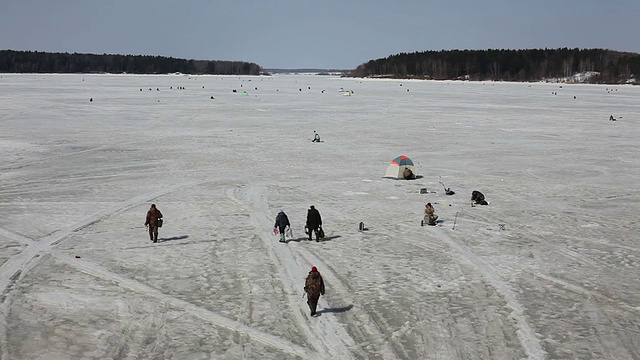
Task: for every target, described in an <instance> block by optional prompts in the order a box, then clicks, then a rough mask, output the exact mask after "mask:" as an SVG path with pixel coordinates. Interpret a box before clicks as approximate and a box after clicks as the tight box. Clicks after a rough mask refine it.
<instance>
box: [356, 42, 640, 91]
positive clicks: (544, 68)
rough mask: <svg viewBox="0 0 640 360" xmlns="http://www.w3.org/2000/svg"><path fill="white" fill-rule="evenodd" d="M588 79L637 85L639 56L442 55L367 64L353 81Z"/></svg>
mask: <svg viewBox="0 0 640 360" xmlns="http://www.w3.org/2000/svg"><path fill="white" fill-rule="evenodd" d="M584 73H589V74H590V75H591V76H588V77H586V79H587V80H586V82H589V83H603V84H621V83H636V84H637V83H638V82H637V81H636V78H637V76H638V75H639V74H640V54H637V53H627V52H619V51H613V50H605V49H578V48H574V49H569V48H559V49H525V50H504V49H502V50H497V49H488V50H441V51H422V52H413V53H400V54H396V55H391V56H388V57H386V58H380V59H376V60H371V61H368V62H366V63H364V64H362V65H360V66H358V67H357V68H356V69H355V70H353V71H352V72H351V73H350V74H349V75H348V76H351V77H393V78H420V79H435V80H475V81H484V80H492V81H544V80H551V81H553V80H556V81H557V80H558V79H567V78H571V77H572V76H573V75H575V74H584Z"/></svg>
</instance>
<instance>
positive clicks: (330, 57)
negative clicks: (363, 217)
mask: <svg viewBox="0 0 640 360" xmlns="http://www.w3.org/2000/svg"><path fill="white" fill-rule="evenodd" d="M638 34H640V1H639V0H608V1H607V0H602V1H599V0H511V1H507V0H449V1H443V0H440V1H430V0H422V1H421V0H405V1H402V0H396V1H393V0H388V1H378V0H369V1H366V0H342V1H334V0H323V1H310V0H309V1H307V0H299V1H289V0H236V1H213V0H208V1H205V0H193V1H188V0H184V1H168V0H167V1H165V0H100V1H97V0H0V49H14V50H40V51H61V52H90V53H100V54H101V53H105V52H106V53H117V54H148V55H163V56H173V57H180V58H187V59H204V60H241V61H251V62H255V63H257V64H259V65H261V66H263V67H265V68H274V67H277V68H339V69H352V68H355V67H356V66H358V65H359V64H361V63H363V62H366V61H368V60H371V59H376V58H380V57H386V56H388V55H391V54H396V53H399V52H414V51H423V50H442V49H487V48H494V49H495V48H508V49H525V48H544V47H548V48H556V47H570V48H572V47H579V48H594V47H597V48H606V49H612V50H620V51H631V52H640V39H639V35H638Z"/></svg>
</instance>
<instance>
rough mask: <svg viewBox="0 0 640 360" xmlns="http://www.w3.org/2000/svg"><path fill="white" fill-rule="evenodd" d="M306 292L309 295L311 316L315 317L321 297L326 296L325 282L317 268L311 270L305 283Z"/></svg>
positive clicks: (308, 302) (308, 301)
mask: <svg viewBox="0 0 640 360" xmlns="http://www.w3.org/2000/svg"><path fill="white" fill-rule="evenodd" d="M304 292H305V293H307V305H309V310H311V316H314V315H315V314H316V307H317V306H318V299H319V298H320V295H324V281H323V280H322V275H320V272H318V269H317V268H316V267H315V266H314V267H312V268H311V271H309V275H307V279H306V280H305V281H304Z"/></svg>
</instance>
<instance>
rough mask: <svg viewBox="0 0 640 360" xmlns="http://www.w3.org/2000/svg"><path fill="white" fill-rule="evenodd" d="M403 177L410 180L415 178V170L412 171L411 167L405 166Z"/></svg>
mask: <svg viewBox="0 0 640 360" xmlns="http://www.w3.org/2000/svg"><path fill="white" fill-rule="evenodd" d="M402 177H403V178H405V180H409V179H413V178H414V176H413V171H411V169H409V168H408V167H406V168H404V171H403V172H402Z"/></svg>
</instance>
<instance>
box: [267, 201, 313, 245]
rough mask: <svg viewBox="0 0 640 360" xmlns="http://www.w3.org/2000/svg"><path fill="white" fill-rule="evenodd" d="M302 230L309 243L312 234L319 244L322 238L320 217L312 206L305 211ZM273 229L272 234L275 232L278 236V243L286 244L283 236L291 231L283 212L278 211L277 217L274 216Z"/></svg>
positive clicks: (287, 218)
mask: <svg viewBox="0 0 640 360" xmlns="http://www.w3.org/2000/svg"><path fill="white" fill-rule="evenodd" d="M304 228H305V233H307V234H308V235H309V241H311V240H312V235H313V234H315V235H316V242H319V241H320V239H322V238H323V237H324V230H322V216H320V212H319V211H318V209H316V207H315V206H313V205H311V206H310V207H309V210H307V222H306V224H305V227H304ZM273 229H274V233H275V232H276V230H277V231H278V233H279V234H280V242H282V243H283V242H286V240H285V234H286V233H287V231H291V223H290V222H289V217H288V216H287V214H285V213H284V211H283V210H280V212H279V213H278V215H276V222H275V224H274V225H273Z"/></svg>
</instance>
